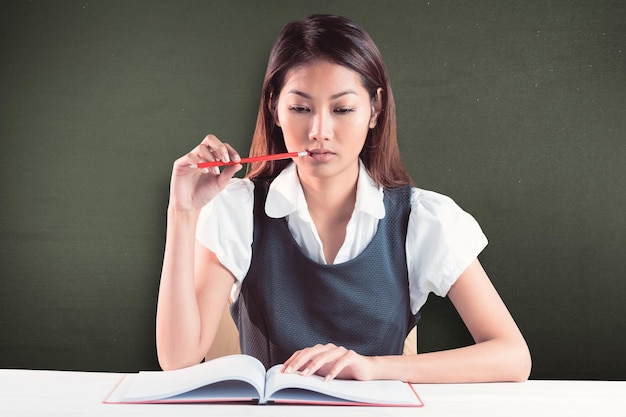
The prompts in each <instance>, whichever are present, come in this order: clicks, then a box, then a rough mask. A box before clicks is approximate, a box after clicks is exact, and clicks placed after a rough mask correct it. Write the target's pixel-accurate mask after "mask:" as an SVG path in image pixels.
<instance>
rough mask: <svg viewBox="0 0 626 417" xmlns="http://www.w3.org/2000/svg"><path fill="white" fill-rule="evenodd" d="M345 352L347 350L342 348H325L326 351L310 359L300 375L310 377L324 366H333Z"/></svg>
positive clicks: (333, 346)
mask: <svg viewBox="0 0 626 417" xmlns="http://www.w3.org/2000/svg"><path fill="white" fill-rule="evenodd" d="M346 352H347V349H346V348H344V347H343V346H335V345H332V346H327V349H325V350H324V351H323V352H320V353H319V354H318V355H316V356H314V357H312V358H311V360H310V361H309V364H308V365H307V367H306V368H305V369H304V371H302V374H303V375H312V374H314V373H316V372H317V371H319V370H320V369H321V368H322V367H324V366H326V365H334V363H335V362H336V361H337V360H338V359H339V358H341V357H342V356H343V355H345V354H346Z"/></svg>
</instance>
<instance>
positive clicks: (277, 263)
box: [231, 179, 420, 368]
mask: <svg viewBox="0 0 626 417" xmlns="http://www.w3.org/2000/svg"><path fill="white" fill-rule="evenodd" d="M270 183H271V179H270V180H255V189H254V196H255V200H254V232H253V243H252V262H251V265H250V269H249V271H248V274H247V275H246V278H245V279H244V281H243V285H242V288H241V293H240V295H239V298H238V299H237V301H236V302H235V303H233V305H232V307H231V314H232V316H233V319H234V320H235V323H236V324H237V327H238V329H239V333H240V345H241V351H242V353H245V354H248V355H252V356H255V357H256V358H258V359H259V360H260V361H261V362H263V364H264V365H265V367H266V368H269V367H271V366H273V365H275V364H278V363H282V362H284V361H286V360H287V359H288V358H289V357H290V356H291V355H292V354H293V353H294V352H295V351H296V350H299V349H302V348H305V347H309V346H314V345H316V344H318V343H320V344H326V343H331V342H332V343H334V344H336V345H338V346H344V347H345V348H347V349H352V350H354V351H355V352H357V353H359V354H361V355H399V354H401V353H402V349H403V345H404V339H405V338H406V336H407V334H408V332H409V331H410V330H411V329H412V328H413V326H415V324H416V323H417V321H418V320H419V316H420V315H419V312H418V314H417V315H413V314H412V313H411V310H410V305H409V287H408V272H407V267H406V252H405V240H406V233H407V224H408V218H409V213H410V194H411V187H410V186H408V185H407V186H403V187H398V188H393V189H387V190H385V194H384V203H385V211H386V215H385V218H383V219H381V220H380V222H379V224H378V230H377V232H376V234H375V236H374V238H373V240H372V241H371V242H370V243H369V245H368V246H367V247H366V248H365V250H364V251H363V252H362V253H361V254H359V255H358V256H357V257H356V258H354V259H352V260H350V261H348V262H344V263H341V264H335V265H323V264H319V263H317V262H315V261H313V260H311V259H310V258H308V257H307V256H306V255H305V254H304V253H303V252H302V250H301V249H300V247H299V246H298V244H297V243H296V242H295V240H294V239H293V237H292V235H291V232H290V231H289V228H288V226H287V221H286V219H285V218H280V219H273V218H270V217H268V216H267V215H266V214H265V200H266V198H267V191H268V189H269V184H270Z"/></svg>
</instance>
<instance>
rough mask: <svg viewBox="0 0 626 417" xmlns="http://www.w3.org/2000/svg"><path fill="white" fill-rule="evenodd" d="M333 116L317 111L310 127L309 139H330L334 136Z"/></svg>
mask: <svg viewBox="0 0 626 417" xmlns="http://www.w3.org/2000/svg"><path fill="white" fill-rule="evenodd" d="M332 132H333V130H332V117H331V115H329V114H326V113H325V112H319V113H315V114H314V115H313V118H312V121H311V128H310V129H309V139H310V140H317V141H328V140H330V138H331V137H332Z"/></svg>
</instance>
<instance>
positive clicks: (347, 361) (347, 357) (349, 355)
mask: <svg viewBox="0 0 626 417" xmlns="http://www.w3.org/2000/svg"><path fill="white" fill-rule="evenodd" d="M355 359H356V352H354V351H353V350H346V351H345V352H344V354H343V355H341V356H340V357H338V358H337V359H336V360H335V363H333V366H331V368H330V370H329V371H328V373H327V374H326V375H325V376H324V381H326V382H328V381H330V380H332V379H335V378H336V377H337V375H339V374H340V373H341V371H343V370H344V369H345V368H346V367H348V366H350V365H352V364H353V363H354V361H355Z"/></svg>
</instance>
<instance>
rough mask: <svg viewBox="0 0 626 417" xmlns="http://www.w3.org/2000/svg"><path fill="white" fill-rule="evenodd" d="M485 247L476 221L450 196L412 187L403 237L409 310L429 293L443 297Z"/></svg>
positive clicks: (423, 301)
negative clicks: (409, 301) (409, 207)
mask: <svg viewBox="0 0 626 417" xmlns="http://www.w3.org/2000/svg"><path fill="white" fill-rule="evenodd" d="M485 246H487V238H486V236H485V235H484V233H483V231H482V230H481V228H480V226H479V224H478V222H477V221H476V220H475V219H474V217H472V216H471V215H470V214H469V213H467V212H465V211H463V210H462V209H461V208H460V207H459V206H458V205H457V204H456V203H455V202H454V201H453V200H452V199H451V198H449V197H447V196H445V195H442V194H438V193H435V192H432V191H426V190H421V189H419V188H414V189H413V193H412V195H411V214H410V216H409V224H408V231H407V240H406V250H407V267H408V271H409V290H410V297H411V310H412V311H413V312H414V313H415V312H417V311H418V310H419V309H420V308H421V307H422V306H423V305H424V303H425V302H426V299H427V298H428V294H430V293H434V294H436V295H438V296H440V297H444V296H446V295H447V293H448V291H449V290H450V287H452V285H453V284H454V283H455V281H456V279H457V278H458V277H459V276H460V275H461V273H463V271H465V269H466V268H467V267H468V266H469V265H470V264H471V262H472V261H473V260H474V259H475V258H476V257H477V256H478V254H479V253H480V252H482V250H483V249H484V248H485Z"/></svg>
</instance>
